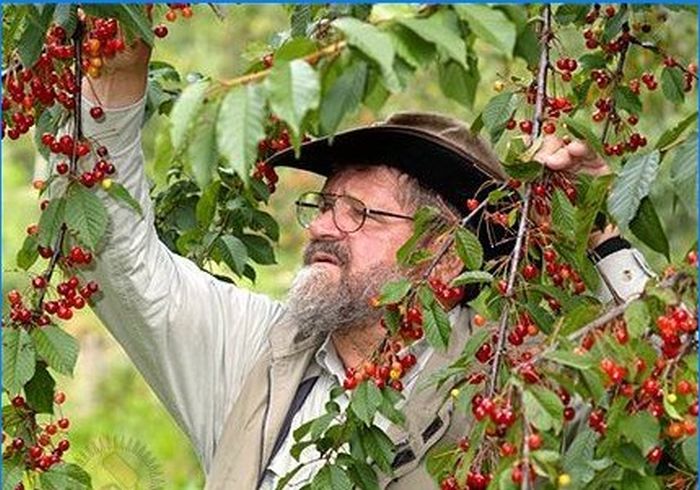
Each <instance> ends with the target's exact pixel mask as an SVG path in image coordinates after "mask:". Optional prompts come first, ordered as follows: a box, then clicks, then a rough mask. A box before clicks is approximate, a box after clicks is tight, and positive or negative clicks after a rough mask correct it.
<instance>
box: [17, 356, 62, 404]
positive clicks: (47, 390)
mask: <svg viewBox="0 0 700 490" xmlns="http://www.w3.org/2000/svg"><path fill="white" fill-rule="evenodd" d="M55 387H56V381H54V379H53V378H52V377H51V374H49V372H48V371H47V370H46V366H45V365H44V363H37V366H36V369H35V371H34V376H33V377H32V379H30V380H29V382H28V383H27V384H26V385H25V386H24V393H25V394H26V395H27V403H28V404H29V406H30V407H32V410H34V411H36V412H37V413H53V396H54V389H55Z"/></svg>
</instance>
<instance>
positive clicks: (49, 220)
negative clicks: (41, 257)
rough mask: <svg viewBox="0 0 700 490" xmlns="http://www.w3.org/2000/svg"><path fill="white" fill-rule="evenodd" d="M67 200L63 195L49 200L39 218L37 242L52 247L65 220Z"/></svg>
mask: <svg viewBox="0 0 700 490" xmlns="http://www.w3.org/2000/svg"><path fill="white" fill-rule="evenodd" d="M65 206H66V200H65V198H63V197H59V198H57V199H56V198H55V199H52V200H51V201H49V205H48V206H47V207H46V209H44V211H42V213H41V217H40V218H39V234H38V235H37V242H38V243H39V245H41V246H44V247H52V246H53V245H54V242H55V241H56V238H57V237H58V233H59V232H60V230H61V225H62V224H63V221H64V215H65Z"/></svg>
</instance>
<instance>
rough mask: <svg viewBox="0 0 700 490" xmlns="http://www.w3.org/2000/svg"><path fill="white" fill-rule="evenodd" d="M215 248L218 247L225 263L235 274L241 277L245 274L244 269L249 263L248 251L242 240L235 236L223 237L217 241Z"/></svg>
mask: <svg viewBox="0 0 700 490" xmlns="http://www.w3.org/2000/svg"><path fill="white" fill-rule="evenodd" d="M214 247H216V250H217V251H218V252H219V255H220V257H221V259H222V260H223V261H224V263H225V264H226V265H228V266H229V267H230V268H231V270H232V271H233V272H235V273H236V274H238V275H239V276H240V275H241V274H243V269H245V264H246V262H247V261H248V250H247V249H246V246H245V244H244V243H243V242H242V241H241V240H239V239H238V238H236V237H235V236H233V235H223V236H220V237H219V238H217V239H216V241H215V242H214Z"/></svg>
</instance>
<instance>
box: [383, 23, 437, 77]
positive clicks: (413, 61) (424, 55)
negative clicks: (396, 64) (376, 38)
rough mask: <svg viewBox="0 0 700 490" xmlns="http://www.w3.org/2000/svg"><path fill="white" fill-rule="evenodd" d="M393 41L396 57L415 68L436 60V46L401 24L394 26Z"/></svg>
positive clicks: (392, 31) (391, 32) (392, 30)
mask: <svg viewBox="0 0 700 490" xmlns="http://www.w3.org/2000/svg"><path fill="white" fill-rule="evenodd" d="M389 32H390V34H391V40H392V43H393V45H394V49H395V50H396V55H397V56H398V57H400V58H401V59H402V60H404V61H405V62H406V63H408V64H409V65H411V66H412V67H414V68H419V67H421V66H423V65H427V64H428V63H430V62H431V61H433V59H434V58H435V46H434V45H433V43H430V42H428V41H425V40H424V39H422V38H421V37H419V36H418V35H416V34H415V33H414V32H413V31H411V30H409V29H407V28H405V27H402V26H401V25H400V24H395V25H392V29H391V31H389Z"/></svg>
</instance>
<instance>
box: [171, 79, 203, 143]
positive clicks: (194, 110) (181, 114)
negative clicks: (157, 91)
mask: <svg viewBox="0 0 700 490" xmlns="http://www.w3.org/2000/svg"><path fill="white" fill-rule="evenodd" d="M209 84H210V83H209V81H208V80H199V81H197V82H195V83H192V84H190V85H188V86H187V87H185V89H184V90H183V91H182V93H181V94H180V97H178V98H177V100H176V101H175V105H173V108H172V110H171V111H170V121H171V124H172V126H171V127H170V139H171V140H172V143H173V147H174V148H175V152H176V153H179V152H180V150H181V149H182V147H183V145H184V143H185V141H186V140H187V135H188V133H189V132H190V129H191V128H193V127H194V123H195V121H196V120H197V116H198V114H199V111H200V109H201V108H202V105H203V104H204V97H205V96H206V93H207V89H208V88H209Z"/></svg>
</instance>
